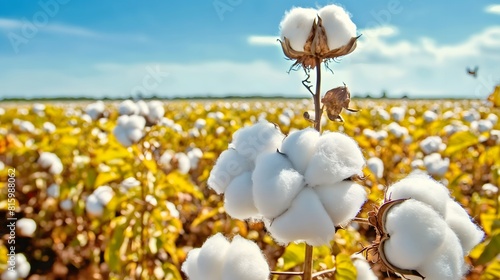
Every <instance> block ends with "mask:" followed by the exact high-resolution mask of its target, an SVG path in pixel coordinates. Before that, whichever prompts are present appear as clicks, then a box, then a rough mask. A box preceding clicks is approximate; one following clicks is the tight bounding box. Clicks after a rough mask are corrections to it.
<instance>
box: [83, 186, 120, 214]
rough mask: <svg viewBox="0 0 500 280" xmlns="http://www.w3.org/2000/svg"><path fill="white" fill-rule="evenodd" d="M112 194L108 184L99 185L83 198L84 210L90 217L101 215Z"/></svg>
mask: <svg viewBox="0 0 500 280" xmlns="http://www.w3.org/2000/svg"><path fill="white" fill-rule="evenodd" d="M113 196H114V191H113V189H112V188H111V187H110V186H100V187H98V188H96V189H95V190H94V192H92V193H91V194H90V195H89V196H88V197H87V199H86V200H85V210H86V211H87V214H89V215H90V216H91V217H101V216H102V214H103V213H104V210H105V209H106V206H107V205H108V203H109V202H110V201H111V199H112V198H113Z"/></svg>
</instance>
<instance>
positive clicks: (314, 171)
mask: <svg viewBox="0 0 500 280" xmlns="http://www.w3.org/2000/svg"><path fill="white" fill-rule="evenodd" d="M364 164H365V160H364V158H363V154H362V153H361V150H360V148H359V146H358V144H357V143H356V141H354V139H352V138H350V137H349V136H347V135H345V134H342V133H338V132H330V133H328V132H327V133H324V134H323V135H321V136H320V138H319V140H318V143H317V146H316V150H315V151H314V154H313V156H312V157H311V160H310V162H309V165H308V167H307V169H306V173H305V176H304V177H305V179H306V183H307V184H308V185H309V186H319V185H325V184H333V183H336V182H340V181H342V180H344V179H346V178H350V177H351V176H353V175H362V174H363V170H362V169H363V166H364Z"/></svg>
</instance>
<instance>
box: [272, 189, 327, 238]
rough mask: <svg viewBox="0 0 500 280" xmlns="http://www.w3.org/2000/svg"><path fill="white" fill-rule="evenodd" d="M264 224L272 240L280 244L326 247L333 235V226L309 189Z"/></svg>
mask: <svg viewBox="0 0 500 280" xmlns="http://www.w3.org/2000/svg"><path fill="white" fill-rule="evenodd" d="M265 223H266V228H267V229H268V230H269V232H270V233H271V236H272V237H273V238H274V240H276V242H278V243H281V244H287V243H290V242H295V241H299V240H300V241H305V242H306V243H307V244H309V245H312V246H320V245H326V244H329V242H330V240H332V238H333V236H334V234H335V226H334V225H333V223H332V221H331V220H330V217H329V216H328V213H327V212H326V210H325V208H324V207H323V205H322V204H321V201H320V200H319V197H318V195H317V194H316V193H315V192H314V190H313V189H311V188H304V189H302V191H301V192H300V193H299V194H298V195H297V197H296V198H295V199H294V200H293V202H292V205H291V207H290V208H289V209H288V211H286V212H285V213H283V214H282V215H281V216H279V217H277V218H275V219H274V220H272V221H269V220H265Z"/></svg>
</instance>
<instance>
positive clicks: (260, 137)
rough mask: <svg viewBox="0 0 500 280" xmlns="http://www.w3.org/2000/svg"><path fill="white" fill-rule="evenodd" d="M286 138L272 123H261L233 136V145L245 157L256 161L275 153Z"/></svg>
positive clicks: (241, 130) (243, 129) (240, 130)
mask: <svg viewBox="0 0 500 280" xmlns="http://www.w3.org/2000/svg"><path fill="white" fill-rule="evenodd" d="M284 138H285V136H284V135H283V133H281V131H280V130H279V129H278V128H277V127H276V126H275V125H274V124H272V123H269V122H267V121H260V122H258V123H257V124H254V125H252V126H250V127H245V128H242V129H239V130H238V131H236V132H235V133H234V134H233V142H232V143H231V145H232V146H233V147H234V148H235V149H236V150H237V151H238V152H239V153H240V154H241V155H243V156H244V157H246V158H248V159H250V160H251V161H254V160H255V159H256V158H257V156H258V155H259V154H261V153H264V152H274V151H276V149H277V148H278V147H279V146H280V145H281V143H282V142H283V139H284Z"/></svg>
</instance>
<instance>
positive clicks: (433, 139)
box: [420, 136, 446, 154]
mask: <svg viewBox="0 0 500 280" xmlns="http://www.w3.org/2000/svg"><path fill="white" fill-rule="evenodd" d="M442 148H443V140H442V139H441V137H439V136H429V137H427V138H425V139H424V140H422V142H420V149H422V151H423V152H424V153H425V154H431V153H435V152H439V151H440V150H441V149H442ZM444 148H446V146H444Z"/></svg>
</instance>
